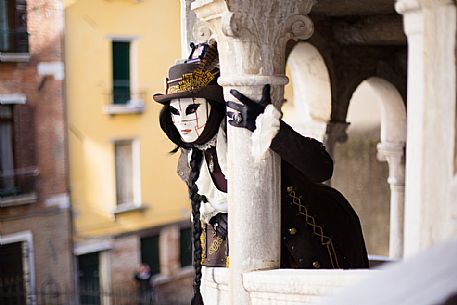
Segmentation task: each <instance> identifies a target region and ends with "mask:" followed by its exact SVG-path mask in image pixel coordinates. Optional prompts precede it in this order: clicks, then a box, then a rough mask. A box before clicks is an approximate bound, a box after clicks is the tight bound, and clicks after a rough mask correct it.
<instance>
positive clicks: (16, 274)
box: [0, 242, 25, 305]
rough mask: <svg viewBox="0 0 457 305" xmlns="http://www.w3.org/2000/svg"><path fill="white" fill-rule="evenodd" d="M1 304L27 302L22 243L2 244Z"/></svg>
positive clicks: (0, 250) (13, 304)
mask: <svg viewBox="0 0 457 305" xmlns="http://www.w3.org/2000/svg"><path fill="white" fill-rule="evenodd" d="M0 262H1V263H0V304H9V305H22V304H25V289H24V268H23V262H22V243H21V242H17V243H11V244H6V245H0Z"/></svg>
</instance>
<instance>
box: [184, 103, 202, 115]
mask: <svg viewBox="0 0 457 305" xmlns="http://www.w3.org/2000/svg"><path fill="white" fill-rule="evenodd" d="M198 107H200V104H192V105H189V106H188V107H187V108H186V115H189V114H192V113H194V112H195V111H197V109H198Z"/></svg>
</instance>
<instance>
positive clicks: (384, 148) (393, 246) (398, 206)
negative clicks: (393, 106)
mask: <svg viewBox="0 0 457 305" xmlns="http://www.w3.org/2000/svg"><path fill="white" fill-rule="evenodd" d="M377 148H378V159H379V160H380V161H387V164H388V165H389V178H388V179H387V182H388V183H389V186H390V232H389V257H390V258H395V259H399V258H402V257H403V226H404V206H405V158H404V153H403V150H404V148H405V143H389V142H381V143H379V144H378V146H377Z"/></svg>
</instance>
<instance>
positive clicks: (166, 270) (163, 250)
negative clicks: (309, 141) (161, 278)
mask: <svg viewBox="0 0 457 305" xmlns="http://www.w3.org/2000/svg"><path fill="white" fill-rule="evenodd" d="M159 249H160V253H159V256H160V273H161V274H163V275H167V276H170V275H174V274H176V272H177V271H178V269H179V227H178V226H177V225H170V226H166V227H164V228H163V229H162V230H160V239H159Z"/></svg>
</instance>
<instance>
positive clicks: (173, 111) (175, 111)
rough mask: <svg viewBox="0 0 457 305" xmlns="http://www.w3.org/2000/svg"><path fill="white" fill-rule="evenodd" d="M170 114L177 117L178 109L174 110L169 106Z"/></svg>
mask: <svg viewBox="0 0 457 305" xmlns="http://www.w3.org/2000/svg"><path fill="white" fill-rule="evenodd" d="M170 112H171V114H173V115H179V111H178V109H176V108H175V107H173V106H170Z"/></svg>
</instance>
